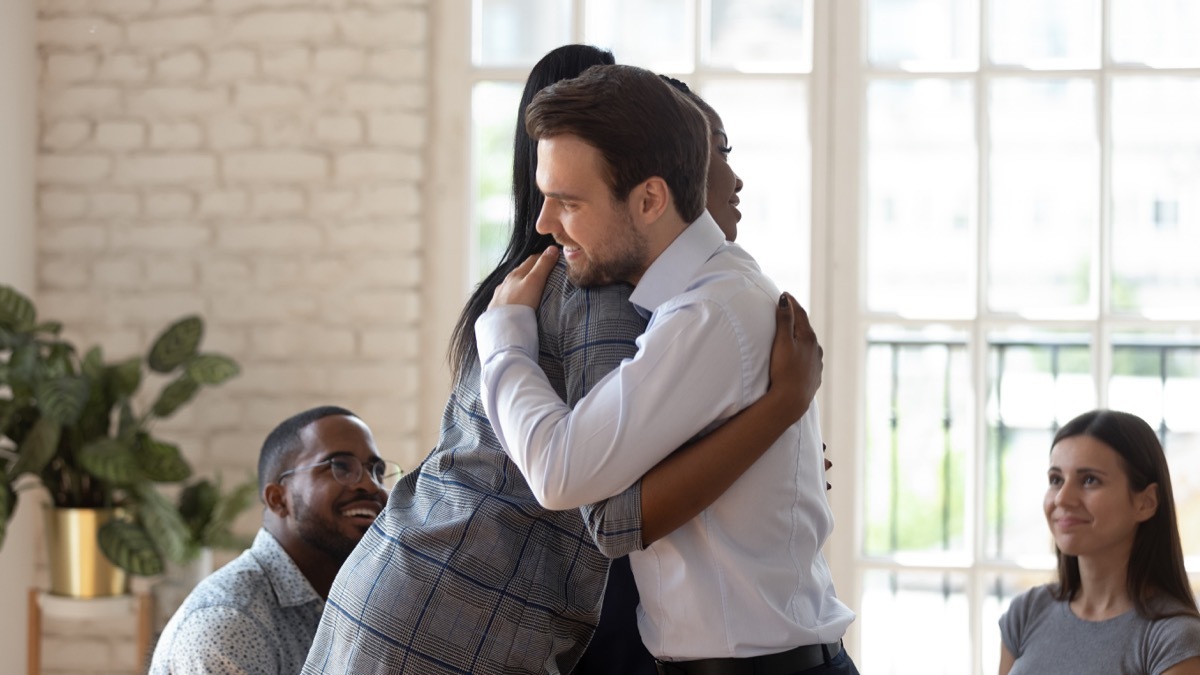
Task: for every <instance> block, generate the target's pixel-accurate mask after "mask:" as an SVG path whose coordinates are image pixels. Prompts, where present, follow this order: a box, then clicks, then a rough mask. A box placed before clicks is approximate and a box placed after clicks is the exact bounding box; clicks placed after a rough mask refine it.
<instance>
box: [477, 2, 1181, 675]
mask: <svg viewBox="0 0 1200 675" xmlns="http://www.w3.org/2000/svg"><path fill="white" fill-rule="evenodd" d="M471 25H472V39H471V40H470V44H465V42H466V41H464V45H463V48H464V49H469V50H470V60H469V61H470V65H469V67H468V68H467V71H468V72H469V77H468V80H469V81H468V82H467V84H466V86H468V87H469V89H470V119H469V120H468V122H469V125H470V130H471V150H470V154H471V158H472V159H471V171H470V175H471V183H470V184H471V190H472V192H473V195H474V199H473V201H472V204H473V206H472V209H473V211H472V214H471V217H470V219H469V220H470V222H471V227H472V228H473V229H472V233H473V234H472V241H473V242H474V243H473V246H472V257H471V258H470V261H469V266H470V268H471V270H472V274H474V275H475V276H476V278H477V277H478V275H479V273H480V272H481V271H483V270H486V269H490V267H491V265H492V264H493V263H494V261H495V258H496V256H497V255H498V253H499V251H500V249H501V248H502V247H503V244H504V242H505V240H506V238H507V228H508V227H509V225H510V219H511V207H510V204H509V193H508V190H509V186H508V181H509V173H510V171H511V167H510V162H511V157H510V153H511V148H510V146H511V141H512V130H513V124H514V121H515V114H516V110H515V107H516V103H517V100H518V98H519V94H520V87H521V84H522V83H523V81H524V77H525V75H526V73H527V72H528V69H529V67H530V66H531V65H532V64H533V62H534V61H536V60H537V59H538V58H540V57H541V55H542V54H544V53H545V52H546V51H547V50H549V49H551V48H553V47H555V46H557V45H560V44H563V43H567V42H588V43H592V44H596V45H599V46H603V47H608V48H611V49H612V50H613V52H614V54H615V55H616V58H617V61H618V62H620V63H629V64H634V65H640V66H644V67H647V68H651V69H653V70H656V71H659V72H663V73H667V74H670V75H673V76H675V77H678V78H680V79H683V80H685V81H687V82H688V83H689V84H690V85H692V86H693V87H695V88H696V89H697V90H698V91H699V92H700V93H701V94H702V95H703V96H704V97H705V98H706V99H707V100H709V101H710V102H711V103H712V104H713V106H714V107H715V108H716V109H717V111H718V112H719V113H720V114H721V115H722V117H723V118H724V121H725V125H726V128H727V129H728V131H729V133H730V138H731V142H732V145H733V146H734V148H735V150H734V153H733V156H732V158H731V163H732V164H733V166H734V168H735V170H737V171H738V172H739V174H740V175H741V176H742V177H743V179H744V180H745V182H746V187H745V189H744V191H743V193H742V211H743V213H744V214H745V217H744V219H743V221H742V225H741V228H740V231H741V235H740V237H739V243H742V244H744V245H745V246H746V247H747V248H748V249H749V250H750V251H751V252H752V253H753V254H755V255H756V257H758V258H759V259H760V261H762V262H763V265H764V268H765V269H766V270H767V271H768V272H769V273H770V274H771V275H772V276H773V277H775V279H776V280H777V282H778V283H779V285H780V286H781V287H783V288H786V289H789V290H792V291H793V292H794V293H795V294H796V295H797V296H798V297H800V298H802V299H805V300H806V301H807V303H808V304H809V306H810V307H811V308H812V309H813V315H814V321H815V322H816V324H817V325H818V328H819V330H820V331H821V335H822V339H823V344H824V345H825V347H826V371H825V382H826V387H825V388H824V389H823V392H822V398H823V418H822V422H823V425H824V431H825V435H826V439H827V441H828V443H829V446H830V452H831V456H832V457H833V459H834V461H835V467H834V470H833V472H832V473H831V480H832V482H833V483H834V490H833V492H832V493H831V499H832V501H833V503H834V507H835V513H836V515H837V518H838V524H837V528H838V529H837V531H836V533H835V536H834V539H833V540H832V541H831V543H830V548H829V550H828V554H829V557H830V561H831V564H832V565H833V569H834V570H835V580H836V581H837V583H838V589H839V595H841V596H842V597H843V599H844V600H846V601H847V602H848V604H850V605H851V606H852V607H853V608H854V609H855V610H856V611H857V612H858V615H859V618H858V621H857V622H856V624H855V625H854V627H853V628H852V630H851V634H850V636H849V642H848V644H849V647H850V650H851V653H852V654H853V655H854V656H855V658H856V659H857V660H858V663H859V666H860V669H861V670H862V671H863V672H870V673H954V674H956V675H957V674H960V673H986V672H994V670H995V668H996V664H997V663H998V659H999V631H998V629H997V628H996V621H997V619H998V617H999V616H1000V614H1001V613H1002V612H1003V611H1004V609H1005V608H1006V607H1007V603H1008V602H1009V601H1010V600H1011V598H1012V597H1013V596H1014V595H1016V594H1017V593H1020V592H1021V591H1023V590H1025V589H1027V588H1029V587H1030V586H1032V585H1034V584H1038V583H1043V582H1045V581H1047V580H1048V579H1050V578H1051V576H1052V575H1051V570H1052V567H1053V557H1052V552H1053V549H1052V544H1051V541H1050V538H1049V535H1048V533H1047V530H1046V526H1045V522H1044V518H1043V516H1042V514H1041V496H1042V494H1043V493H1044V490H1045V470H1046V462H1047V458H1048V452H1049V443H1050V439H1051V437H1052V435H1053V432H1054V430H1055V429H1056V428H1057V427H1058V425H1060V424H1062V423H1063V422H1065V421H1066V420H1068V419H1070V418H1071V417H1074V416H1075V415H1076V414H1078V413H1080V412H1083V411H1085V410H1088V409H1091V408H1094V407H1098V406H1103V407H1112V408H1117V409H1124V410H1128V411H1130V412H1133V413H1136V414H1139V415H1141V416H1142V417H1143V418H1144V419H1146V420H1147V421H1148V422H1150V424H1151V425H1152V426H1154V427H1155V428H1156V429H1158V431H1159V434H1160V437H1161V438H1162V439H1163V441H1164V443H1165V447H1166V450H1167V454H1168V460H1169V462H1170V465H1171V470H1172V477H1173V479H1174V483H1175V497H1176V502H1177V507H1178V509H1179V512H1180V517H1181V522H1182V523H1183V524H1184V527H1183V536H1184V546H1185V552H1186V553H1187V554H1188V555H1189V566H1190V567H1189V568H1190V569H1191V570H1192V572H1193V574H1194V575H1196V576H1193V582H1194V583H1196V584H1197V586H1198V587H1200V528H1197V527H1196V526H1195V523H1197V522H1200V416H1197V415H1196V414H1195V411H1196V409H1197V405H1198V404H1200V264H1198V263H1197V259H1198V255H1200V125H1198V124H1196V122H1195V120H1198V119H1200V41H1198V40H1196V39H1195V35H1198V34H1200V3H1195V2H1192V1H1191V0H1003V1H1001V0H837V1H836V2H835V1H834V0H810V1H808V2H800V1H796V0H741V1H738V0H636V1H635V0H594V1H584V0H540V1H535V0H475V1H474V3H473V4H472V10H471ZM464 131H465V129H464ZM464 226H465V225H464ZM931 636H936V639H935V640H933V642H931V641H930V638H931ZM930 644H936V645H937V647H936V648H934V649H928V648H922V649H914V648H912V647H913V645H930Z"/></svg>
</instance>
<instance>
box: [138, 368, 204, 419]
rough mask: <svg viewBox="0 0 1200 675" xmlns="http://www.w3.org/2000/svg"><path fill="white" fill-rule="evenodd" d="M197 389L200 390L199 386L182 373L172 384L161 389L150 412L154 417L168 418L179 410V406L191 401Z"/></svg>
mask: <svg viewBox="0 0 1200 675" xmlns="http://www.w3.org/2000/svg"><path fill="white" fill-rule="evenodd" d="M198 389H200V385H199V384H198V383H197V382H196V381H195V380H193V379H192V378H190V377H188V375H187V373H184V374H183V375H180V376H179V378H178V379H176V380H175V381H174V382H172V383H170V384H168V385H167V386H166V387H163V390H162V393H160V394H159V395H158V400H157V401H155V402H154V407H153V408H151V409H150V410H151V412H153V413H154V415H155V417H170V416H171V415H172V414H173V413H174V412H175V411H176V410H178V409H179V406H181V405H183V404H184V403H187V402H188V401H190V400H192V397H193V396H195V395H196V391H197V390H198Z"/></svg>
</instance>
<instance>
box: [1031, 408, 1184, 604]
mask: <svg viewBox="0 0 1200 675" xmlns="http://www.w3.org/2000/svg"><path fill="white" fill-rule="evenodd" d="M1072 436H1090V437H1092V438H1094V439H1096V440H1098V441H1100V442H1101V443H1104V444H1105V445H1107V446H1108V447H1110V448H1112V449H1113V450H1115V451H1116V453H1117V454H1118V455H1120V456H1121V463H1122V464H1123V465H1124V466H1125V473H1126V474H1127V475H1128V478H1129V488H1130V489H1131V490H1133V491H1135V492H1141V491H1142V490H1145V489H1146V487H1147V486H1149V485H1150V484H1151V483H1157V484H1158V509H1157V510H1155V512H1154V515H1152V516H1150V518H1149V519H1147V520H1146V521H1145V522H1142V523H1140V524H1139V525H1138V529H1137V533H1136V534H1134V538H1133V549H1132V550H1131V551H1130V553H1129V571H1128V573H1127V578H1126V589H1127V592H1128V593H1129V597H1130V599H1131V600H1132V601H1133V606H1134V608H1135V609H1136V610H1137V613H1138V615H1139V616H1141V617H1143V618H1146V619H1160V618H1164V617H1168V616H1175V615H1180V614H1190V615H1193V616H1198V615H1200V613H1198V612H1197V610H1196V599H1195V598H1194V597H1192V591H1191V588H1190V587H1189V585H1188V577H1187V571H1186V569H1185V568H1184V565H1183V545H1182V544H1181V543H1180V541H1179V524H1178V521H1177V520H1176V517H1175V495H1174V492H1173V491H1172V490H1171V474H1170V472H1169V471H1168V470H1167V457H1166V455H1165V454H1163V449H1162V444H1161V443H1159V441H1158V436H1157V435H1156V434H1155V433H1154V430H1153V429H1151V428H1150V425H1149V424H1146V422H1145V421H1143V420H1142V418H1140V417H1138V416H1136V415H1131V414H1129V413H1125V412H1118V411H1116V410H1093V411H1091V412H1086V413H1084V414H1082V415H1080V416H1079V417H1076V418H1075V419H1073V420H1071V421H1070V422H1067V423H1066V424H1065V425H1064V426H1063V427H1062V428H1061V429H1059V430H1058V433H1057V434H1055V435H1054V444H1053V445H1057V444H1058V442H1059V441H1061V440H1063V439H1065V438H1071V437H1072ZM1053 445H1051V447H1053ZM1054 552H1055V553H1056V554H1057V555H1058V588H1057V589H1056V592H1055V597H1056V598H1057V599H1059V600H1071V599H1073V598H1074V597H1075V594H1076V593H1078V592H1079V589H1080V587H1081V582H1080V578H1079V558H1077V557H1076V556H1073V555H1066V554H1064V553H1063V552H1062V551H1060V550H1059V549H1058V547H1057V546H1056V547H1055V548H1054ZM1160 594H1162V595H1166V596H1168V597H1170V598H1174V599H1175V600H1177V601H1179V603H1180V604H1181V605H1182V606H1183V609H1182V611H1180V610H1172V609H1169V608H1165V607H1163V606H1162V603H1161V602H1155V600H1156V599H1158V596H1159V595H1160Z"/></svg>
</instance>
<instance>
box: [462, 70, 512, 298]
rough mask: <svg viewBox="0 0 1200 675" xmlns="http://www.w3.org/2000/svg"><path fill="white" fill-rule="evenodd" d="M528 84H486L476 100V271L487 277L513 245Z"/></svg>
mask: <svg viewBox="0 0 1200 675" xmlns="http://www.w3.org/2000/svg"><path fill="white" fill-rule="evenodd" d="M522 86H523V85H520V84H516V83H513V82H481V83H479V84H477V85H475V90H474V91H473V92H472V98H471V160H472V161H471V170H472V174H473V175H472V176H471V179H472V181H473V185H474V190H473V193H474V195H475V204H474V209H473V210H474V220H475V234H476V239H475V241H476V242H478V244H479V258H478V259H477V260H476V261H475V265H474V266H473V267H472V269H473V270H474V271H475V275H476V276H475V278H479V279H482V278H483V276H484V275H486V274H487V273H488V272H490V271H492V268H493V267H495V266H496V263H497V262H499V260H500V256H501V255H503V253H504V247H505V245H507V244H508V235H509V231H510V228H511V227H512V219H513V204H512V143H513V130H514V129H516V126H517V105H518V104H519V103H520V102H521V89H522Z"/></svg>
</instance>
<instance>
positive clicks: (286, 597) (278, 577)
mask: <svg viewBox="0 0 1200 675" xmlns="http://www.w3.org/2000/svg"><path fill="white" fill-rule="evenodd" d="M250 553H251V555H253V556H254V559H255V560H257V561H258V564H259V565H262V568H263V569H264V570H266V572H267V579H268V580H270V582H271V589H272V590H274V591H275V597H276V598H278V599H279V605H280V606H281V607H294V606H297V605H305V604H308V603H310V602H313V601H316V602H324V601H323V600H322V599H321V596H320V595H319V594H318V593H317V591H316V590H315V589H313V587H312V584H310V583H309V582H308V577H306V576H304V573H303V572H301V571H300V568H299V567H297V566H296V563H295V561H293V560H292V557H291V556H289V555H288V554H287V551H285V550H283V546H282V545H281V544H280V543H279V541H278V540H277V539H275V536H274V535H272V534H271V533H270V532H267V530H266V528H262V529H260V530H259V531H258V534H257V535H255V537H254V544H253V545H251V546H250Z"/></svg>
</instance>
